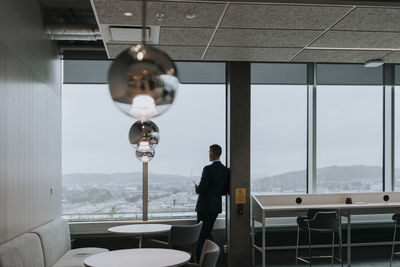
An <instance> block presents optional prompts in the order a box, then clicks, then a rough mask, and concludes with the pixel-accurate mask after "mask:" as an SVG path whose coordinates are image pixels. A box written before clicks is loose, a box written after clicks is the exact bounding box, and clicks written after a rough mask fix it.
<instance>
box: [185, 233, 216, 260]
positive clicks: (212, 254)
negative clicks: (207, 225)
mask: <svg viewBox="0 0 400 267" xmlns="http://www.w3.org/2000/svg"><path fill="white" fill-rule="evenodd" d="M218 256H219V247H218V245H217V244H215V243H214V242H212V241H211V240H209V239H206V241H205V242H204V246H203V250H202V251H201V256H200V262H199V263H198V264H197V263H187V264H186V265H184V267H215V266H216V265H217V261H218Z"/></svg>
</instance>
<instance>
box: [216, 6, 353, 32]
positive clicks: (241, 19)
mask: <svg viewBox="0 0 400 267" xmlns="http://www.w3.org/2000/svg"><path fill="white" fill-rule="evenodd" d="M350 9H351V7H327V6H325V7H323V6H311V5H305V6H288V5H259V4H230V6H229V8H228V10H227V12H226V14H225V16H224V19H223V21H222V23H221V27H226V28H266V29H326V28H327V27H329V26H330V25H332V23H334V22H335V21H336V20H338V19H339V18H340V17H341V16H343V15H344V14H345V13H346V12H347V11H349V10H350Z"/></svg>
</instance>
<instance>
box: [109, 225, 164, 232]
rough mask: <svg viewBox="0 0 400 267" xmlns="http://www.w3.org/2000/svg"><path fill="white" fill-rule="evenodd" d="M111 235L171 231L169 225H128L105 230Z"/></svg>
mask: <svg viewBox="0 0 400 267" xmlns="http://www.w3.org/2000/svg"><path fill="white" fill-rule="evenodd" d="M107 230H108V231H109V232H111V233H118V234H150V233H151V234H156V233H164V232H168V231H170V230H171V225H169V224H154V223H148V224H128V225H121V226H114V227H111V228H108V229H107Z"/></svg>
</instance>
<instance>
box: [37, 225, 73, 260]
mask: <svg viewBox="0 0 400 267" xmlns="http://www.w3.org/2000/svg"><path fill="white" fill-rule="evenodd" d="M32 232H34V233H37V234H38V235H39V237H40V240H41V241H42V246H43V254H44V263H45V266H46V267H49V266H53V265H54V264H55V263H56V262H57V261H58V260H59V259H60V258H61V257H62V256H63V255H64V254H65V253H66V252H67V251H68V250H70V249H71V237H70V233H69V227H68V222H67V220H65V219H63V218H57V219H55V220H53V221H51V222H49V223H46V224H45V225H42V226H40V227H38V228H36V229H35V230H33V231H32Z"/></svg>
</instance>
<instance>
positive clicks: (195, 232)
mask: <svg viewBox="0 0 400 267" xmlns="http://www.w3.org/2000/svg"><path fill="white" fill-rule="evenodd" d="M202 225H203V222H199V223H197V224H192V225H173V226H172V227H171V231H170V232H169V236H168V243H167V242H164V241H161V240H156V239H149V240H146V247H153V248H154V247H156V248H171V249H178V250H183V251H186V252H189V253H191V255H192V261H194V262H195V261H196V253H195V252H196V244H197V241H198V240H199V236H200V231H201V227H202Z"/></svg>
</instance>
